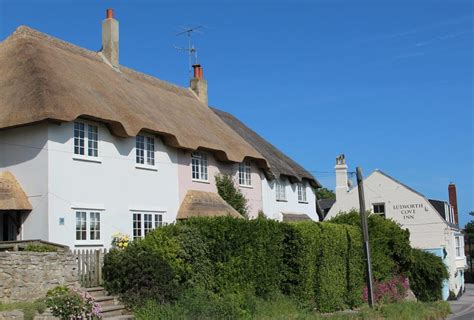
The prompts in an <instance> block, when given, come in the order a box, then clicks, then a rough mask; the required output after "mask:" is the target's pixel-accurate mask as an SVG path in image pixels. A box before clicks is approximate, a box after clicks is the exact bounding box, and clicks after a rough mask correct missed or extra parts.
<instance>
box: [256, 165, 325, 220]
mask: <svg viewBox="0 0 474 320" xmlns="http://www.w3.org/2000/svg"><path fill="white" fill-rule="evenodd" d="M261 177H262V200H263V212H264V213H265V215H266V216H267V217H268V218H271V219H276V220H279V221H281V220H282V219H283V216H282V213H304V214H307V215H308V216H309V217H310V218H311V219H312V220H314V221H318V220H319V218H318V215H317V213H316V194H315V193H314V190H313V188H311V187H310V186H309V184H308V183H307V182H306V183H305V186H306V198H307V202H305V203H301V202H298V187H297V184H296V183H290V181H289V180H288V179H286V178H280V181H281V182H282V183H283V184H284V185H285V191H286V200H287V201H277V200H276V192H275V180H270V181H269V180H267V179H266V178H265V176H264V175H263V173H262V174H261Z"/></svg>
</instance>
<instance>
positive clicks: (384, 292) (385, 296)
mask: <svg viewBox="0 0 474 320" xmlns="http://www.w3.org/2000/svg"><path fill="white" fill-rule="evenodd" d="M373 287H374V300H375V302H376V303H380V304H387V303H394V302H400V301H402V300H403V299H404V298H405V296H406V293H407V291H408V289H409V285H408V279H407V278H406V277H404V276H401V275H399V276H396V277H393V278H392V279H391V280H388V281H383V282H379V281H375V282H374V283H373ZM368 296H369V295H368V289H367V287H365V288H364V302H368Z"/></svg>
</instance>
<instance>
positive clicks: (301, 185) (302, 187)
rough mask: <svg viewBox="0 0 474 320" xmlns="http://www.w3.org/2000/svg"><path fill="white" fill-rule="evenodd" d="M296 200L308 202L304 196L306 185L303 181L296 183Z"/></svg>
mask: <svg viewBox="0 0 474 320" xmlns="http://www.w3.org/2000/svg"><path fill="white" fill-rule="evenodd" d="M298 202H302V203H307V202H308V200H307V198H306V185H305V184H304V183H298Z"/></svg>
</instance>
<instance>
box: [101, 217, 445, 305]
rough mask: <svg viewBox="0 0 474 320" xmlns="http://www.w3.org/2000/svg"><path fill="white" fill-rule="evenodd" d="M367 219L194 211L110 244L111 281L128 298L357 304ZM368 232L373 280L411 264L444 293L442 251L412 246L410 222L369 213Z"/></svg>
mask: <svg viewBox="0 0 474 320" xmlns="http://www.w3.org/2000/svg"><path fill="white" fill-rule="evenodd" d="M359 221H360V218H359V216H358V214H357V213H351V214H347V215H344V216H338V217H337V218H336V219H334V220H333V222H332V223H331V222H322V223H314V222H300V223H292V224H287V223H280V222H277V221H274V220H267V219H264V218H258V219H254V220H245V219H234V218H228V217H221V218H195V219H189V220H187V221H186V222H181V223H177V224H173V225H168V226H165V227H162V228H158V229H156V230H154V231H152V232H150V233H149V234H148V235H147V236H146V237H145V239H143V240H136V241H134V242H133V243H132V244H131V245H130V246H128V247H127V248H126V249H122V250H112V251H111V252H110V253H108V254H107V255H106V257H105V264H104V269H103V274H104V279H105V286H106V288H107V290H108V291H110V292H111V293H114V294H120V295H121V297H122V298H123V299H124V300H125V301H126V302H127V303H128V304H137V303H140V302H143V301H145V300H150V299H151V300H155V301H158V302H159V303H164V302H173V301H177V300H178V299H179V298H180V297H182V296H183V294H184V293H185V292H189V290H190V289H196V290H204V291H209V294H210V296H212V295H213V294H216V295H217V296H216V297H218V296H219V297H222V296H223V295H224V294H225V295H229V294H230V295H233V294H234V293H235V294H238V295H241V294H242V293H244V292H251V293H252V294H255V295H256V296H257V297H259V298H267V297H274V296H276V295H279V294H283V295H285V296H287V297H289V298H291V299H294V300H295V301H297V302H298V304H299V305H300V306H302V307H306V308H309V309H317V310H319V311H321V312H333V311H336V310H341V309H345V308H353V307H356V306H359V305H360V304H361V303H362V291H363V287H364V278H365V273H364V257H363V249H362V239H361V231H360V226H359V225H360V222H359ZM369 232H370V236H371V238H370V245H371V251H372V257H373V270H374V278H375V280H378V281H384V280H389V279H391V278H392V277H393V276H395V275H399V274H404V275H407V276H409V278H410V283H411V285H412V288H413V290H414V292H415V294H416V295H417V296H418V298H419V299H420V300H422V301H430V300H436V299H437V298H439V295H440V292H441V290H440V288H441V284H442V281H443V279H444V278H445V275H446V269H445V268H444V266H443V264H442V261H441V259H440V258H437V257H434V256H432V255H429V254H426V253H424V252H420V251H417V250H413V249H412V248H411V247H410V244H409V233H408V231H406V230H403V229H401V228H400V226H399V225H398V224H396V223H395V222H393V221H391V220H386V219H383V218H381V217H378V216H375V215H374V216H370V217H369ZM430 266H433V267H430ZM443 268H444V269H443ZM443 270H444V271H443ZM213 297H214V296H213ZM216 299H217V298H216Z"/></svg>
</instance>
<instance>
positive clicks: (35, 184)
mask: <svg viewBox="0 0 474 320" xmlns="http://www.w3.org/2000/svg"><path fill="white" fill-rule="evenodd" d="M47 147H48V124H47V123H42V124H37V125H32V126H27V127H22V128H17V129H10V130H2V131H0V171H10V172H11V173H12V174H13V175H15V177H16V179H17V180H18V182H19V183H20V185H21V187H22V188H23V190H24V191H25V193H26V195H27V196H28V199H29V201H30V203H31V205H32V207H33V210H32V212H30V213H29V214H28V215H27V216H26V219H25V220H24V223H23V228H22V231H21V235H20V237H21V238H22V239H45V240H46V239H48V171H47V168H48V151H47Z"/></svg>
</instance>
